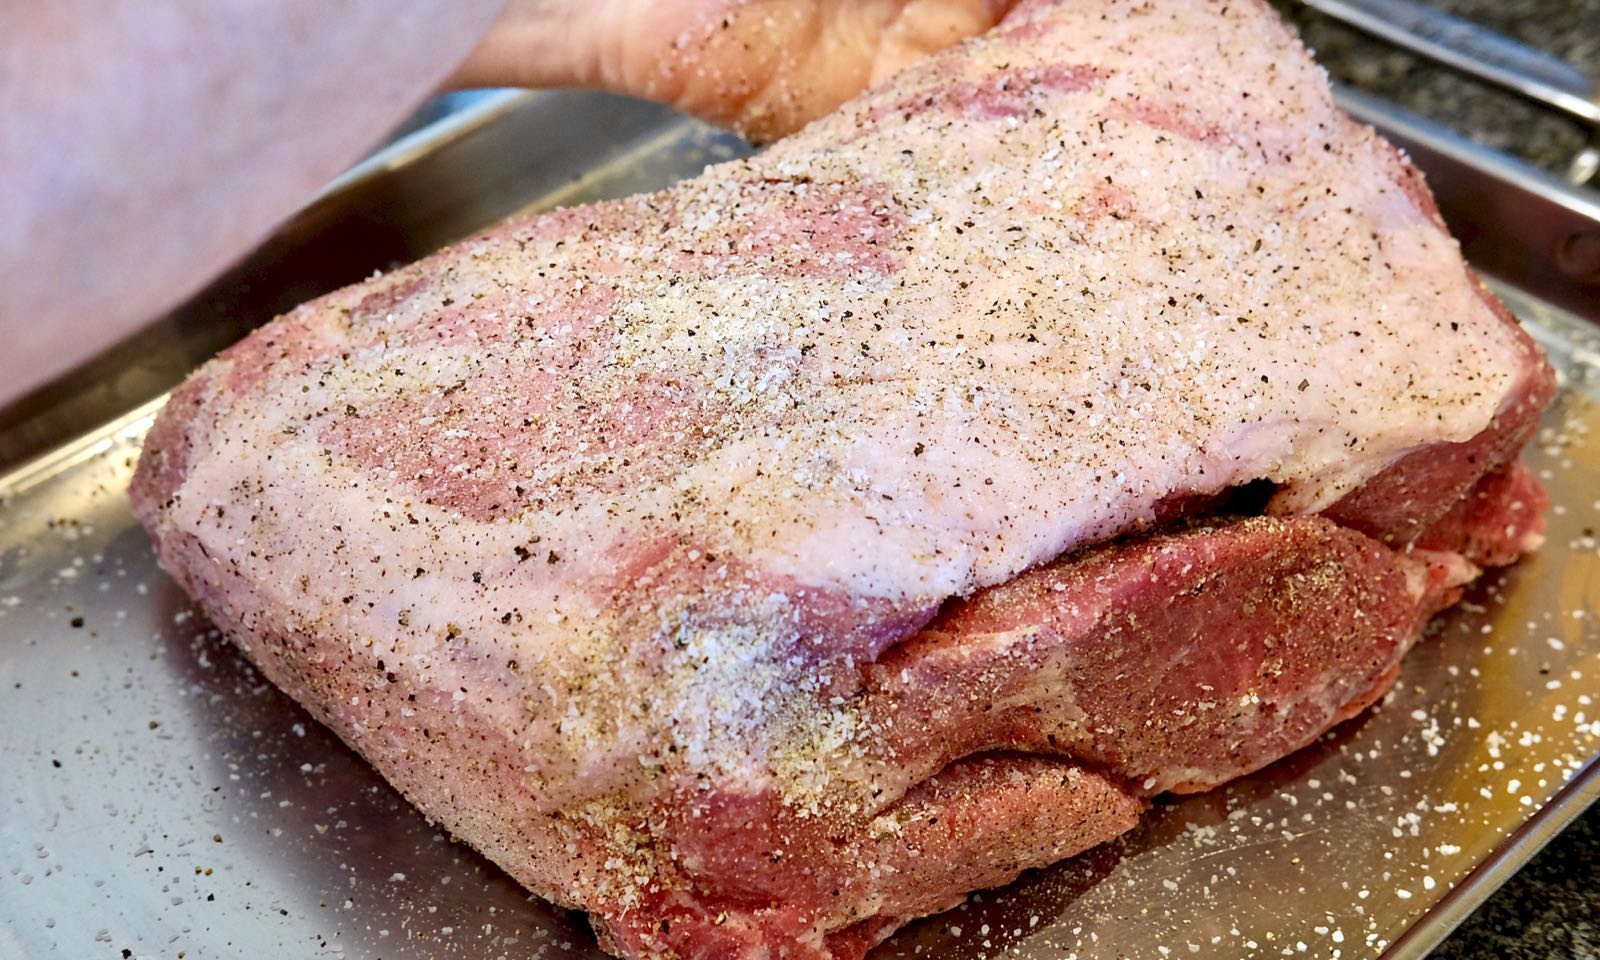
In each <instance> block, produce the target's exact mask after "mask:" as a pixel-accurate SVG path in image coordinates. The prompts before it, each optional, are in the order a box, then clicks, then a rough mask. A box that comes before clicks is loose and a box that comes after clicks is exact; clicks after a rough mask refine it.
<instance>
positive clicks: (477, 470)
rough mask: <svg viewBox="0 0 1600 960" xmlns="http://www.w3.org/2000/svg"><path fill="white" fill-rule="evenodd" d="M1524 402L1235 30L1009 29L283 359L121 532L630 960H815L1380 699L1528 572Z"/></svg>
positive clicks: (1331, 121)
mask: <svg viewBox="0 0 1600 960" xmlns="http://www.w3.org/2000/svg"><path fill="white" fill-rule="evenodd" d="M1197 51H1204V52H1203V53H1200V52H1197ZM1553 392H1554V384H1553V380H1552V376H1551V372H1550V370H1549V368H1548V366H1547V365H1545V364H1544V363H1543V361H1542V359H1541V357H1540V354H1539V352H1538V350H1537V348H1536V347H1535V346H1534V345H1533V344H1532V342H1531V341H1530V340H1529V339H1528V338H1527V336H1526V335H1525V334H1523V333H1522V332H1521V331H1520V329H1518V328H1517V326H1516V324H1515V322H1514V321H1513V320H1512V319H1511V318H1510V317H1509V315H1507V314H1506V313H1505V312H1504V309H1503V308H1502V307H1501V306H1500V305H1499V304H1498V303H1497V302H1495V301H1494V299H1493V298H1492V297H1491V296H1490V295H1488V294H1487V293H1486V292H1485V291H1484V290H1483V288H1482V286H1481V285H1480V284H1479V283H1478V282H1477V279H1476V278H1475V277H1474V276H1472V275H1471V273H1470V272H1469V271H1468V270H1467V269H1466V267H1465V266H1464V265H1463V264H1462V263H1461V262H1460V259H1459V254H1458V253H1457V252H1456V250H1455V248H1454V246H1453V244H1451V242H1450V241H1449V240H1448V237H1447V236H1446V235H1445V234H1444V232H1443V227H1442V224H1441V223H1440V222H1439V219H1438V212H1437V210H1436V209H1435V208H1434V206H1433V203H1432V200H1431V199H1430V198H1429V196H1428V194H1427V191H1426V188H1425V187H1423V186H1422V184H1421V182H1420V179H1419V178H1418V177H1417V176H1416V173H1415V171H1414V170H1413V169H1412V168H1411V167H1410V166H1409V164H1408V163H1406V161H1405V160H1404V159H1403V158H1402V157H1400V156H1399V155H1398V154H1397V153H1396V152H1395V151H1394V150H1393V148H1391V147H1389V146H1388V145H1387V144H1385V143H1383V142H1382V141H1381V140H1378V139H1377V138H1376V137H1375V136H1374V135H1373V134H1372V133H1371V132H1370V131H1367V130H1364V129H1362V128H1359V127H1356V126H1355V125H1354V124H1352V123H1351V122H1350V121H1349V120H1348V119H1347V118H1345V117H1343V116H1342V115H1341V114H1339V113H1338V112H1337V110H1336V109H1335V108H1334V107H1333V105H1332V103H1331V100H1330V98H1329V96H1328V93H1327V89H1326V86H1325V84H1324V82H1323V80H1322V79H1321V77H1320V76H1319V75H1318V74H1317V72H1316V71H1315V69H1314V67H1312V66H1311V65H1310V63H1309V61H1308V60H1306V58H1305V56H1304V53H1303V51H1301V50H1299V49H1298V47H1297V46H1296V44H1295V42H1294V41H1293V39H1292V38H1291V37H1290V36H1289V35H1288V34H1287V32H1286V31H1285V29H1284V28H1283V27H1282V26H1281V24H1279V23H1277V21H1276V20H1275V19H1274V17H1273V16H1272V14H1271V13H1270V11H1268V10H1267V9H1266V8H1265V7H1264V6H1263V5H1262V4H1260V3H1258V2H1256V0H1241V2H1235V3H1230V4H1216V3H1206V2H1204V0H1169V2H1166V3H1162V4H1139V3H1132V2H1123V0H1094V2H1083V3H1077V2H1074V3H1059V4H1058V3H1050V2H1034V3H1028V4H1024V5H1022V8H1021V9H1019V10H1018V11H1017V12H1016V13H1015V14H1014V15H1013V16H1012V17H1011V18H1009V19H1008V20H1007V21H1006V22H1005V23H1004V24H1003V25H1002V26H1001V28H1000V29H999V30H998V31H996V32H995V33H994V34H992V35H990V36H989V37H987V38H984V39H981V40H978V41H975V42H973V43H970V44H968V45H966V46H964V47H962V48H960V49H958V50H955V51H953V52H951V53H948V54H945V55H943V56H940V57H937V58H934V59H933V60H930V61H929V62H927V63H926V64H924V65H922V66H919V67H916V68H913V69H912V70H910V71H908V72H907V73H906V74H903V75H902V76H901V77H899V78H897V79H896V80H894V81H892V82H891V83H890V84H889V85H887V86H886V87H884V88H882V89H880V90H877V91H874V92H872V93H870V94H868V95H866V96H865V97H864V98H862V99H861V100H859V101H858V102H856V103H854V104H851V105H848V106H846V107H845V108H844V109H843V110H842V111H841V112H840V113H839V114H837V115H835V116H834V117H832V118H829V119H826V120H824V121H821V122H819V123H818V124H816V125H814V126H813V127H812V128H810V129H808V130H807V131H805V132H803V133H801V134H800V135H798V136H796V137H795V138H793V139H791V140H788V141H785V142H783V143H780V144H778V145H776V146H775V147H773V148H772V149H771V150H769V151H768V152H767V153H765V154H763V155H762V156H760V157H757V158H754V159H751V160H748V161H741V162H738V163H734V164H729V165H725V166H722V167H718V168H713V169H712V170H711V171H709V172H708V173H707V175H706V176H704V177H702V178H700V179H698V180H695V181H691V182H689V183H687V184H685V185H683V186H681V187H679V188H677V189H675V190H673V191H669V192H666V193H662V194H657V195H653V196H650V197H643V198H630V199H628V200H622V201H617V202H614V203H611V204H604V205H600V206H596V207H588V208H581V209H576V210H569V211H562V212H558V213H555V214H549V215H545V216H542V217H535V218H522V219H518V220H513V221H510V222H508V223H507V224H504V225H502V226H500V227H497V228H495V229H493V230H491V231H489V232H487V233H485V234H483V235H481V236H479V237H476V238H473V239H472V240H469V241H467V242H466V243H464V244H462V245H460V246H457V247H454V248H452V249H450V250H447V251H445V252H443V253H441V254H438V255H436V256H434V257H431V258H429V259H427V260H424V261H422V262H421V263H419V264H416V265H413V266H411V267H408V268H404V269H402V270H398V271H396V272H394V273H393V274H390V275H388V276H386V277H381V278H378V279H375V280H373V281H370V282H368V283H366V284H362V285H360V286H357V287H353V288H350V289H348V290H345V291H340V292H338V293H335V294H332V295H330V296H329V297H326V298H323V299H322V300H319V301H315V302H313V303H311V304H308V305H306V306H305V307H302V308H300V309H299V310H297V311H295V312H293V313H291V314H289V315H288V316H286V317H283V318H280V319H279V320H277V321H276V322H274V323H273V324H271V325H269V326H268V327H266V328H264V329H263V330H261V331H259V332H258V333H256V334H255V335H253V336H252V337H250V338H248V339H247V340H245V341H244V342H242V343H241V344H240V345H238V346H236V347H235V348H233V349H231V350H229V351H227V352H226V353H224V354H223V356H222V357H220V358H219V359H218V360H217V361H216V362H214V363H213V364H211V365H208V366H207V367H205V368H204V369H203V370H201V371H200V372H198V373H197V374H196V375H195V376H194V377H193V378H191V379H190V381H189V382H188V383H186V384H185V385H184V386H183V387H182V388H180V389H179V390H178V391H177V392H176V393H175V394H174V396H173V398H172V400H171V402H170V403H169V404H168V407H167V409H166V410H165V411H164V412H163V414H162V416H161V418H160V419H159V420H158V422H157V423H156V425H155V427H154V428H153V429H152V431H151V433H150V436H149V438H148V441H147V446H146V452H145V454H144V456H143V457H142V458H141V461H140V465H139V470H138V473H137V476H136V478H135V483H134V487H133V491H132V495H133V503H134V507H135V509H136V511H137V512H138V514H139V516H140V518H141V519H142V520H143V521H144V522H145V524H146V525H147V526H148V527H149V528H150V530H151V532H152V535H153V536H154V539H155V541H156V544H157V547H158V550H159V552H160V556H161V560H162V563H163V565H164V566H165V567H166V569H168V570H169V571H171V572H172V573H173V575H174V576H175V577H176V578H177V579H178V581H179V582H180V583H181V584H182V585H183V586H184V588H185V589H186V590H188V591H189V592H190V593H191V594H192V595H193V596H194V597H195V598H196V599H197V600H198V601H199V602H200V604H201V605H202V607H203V608H204V609H205V610H206V612H207V613H208V615H209V616H211V617H212V618H213V620H215V621H216V623H217V624H218V625H219V626H221V627H222V628H224V629H225V630H226V631H227V632H228V633H229V635H230V636H232V637H233V638H234V640H235V641H236V642H237V643H238V645H239V646H240V647H241V649H243V650H244V651H245V652H246V653H247V654H248V655H249V657H250V658H251V659H252V660H253V661H254V662H255V663H256V664H257V665H258V666H259V667H260V668H261V669H262V671H263V672H264V673H265V674H266V675H267V676H268V677H269V678H270V679H271V680H272V681H273V682H274V683H276V684H278V685H279V686H280V687H282V688H283V689H285V690H286V691H288V692H289V693H290V694H291V695H292V696H294V697H295V698H296V699H297V700H299V701H300V702H301V703H303V704H305V705H306V706H307V707H308V708H309V709H310V710H311V711H312V712H313V713H314V714H315V715H316V716H317V717H318V718H319V719H320V720H322V721H323V722H324V723H326V724H328V725H329V726H330V727H331V728H332V729H334V730H335V731H336V732H338V734H339V735H340V736H341V737H343V738H344V739H345V740H346V741H347V742H348V743H350V744H351V745H352V746H353V747H354V748H355V749H356V750H358V751H359V752H360V753H361V754H362V755H363V756H365V757H366V758H367V759H368V760H370V761H371V762H372V763H373V764H374V765H375V766H377V768H378V769H379V770H380V771H381V772H382V773H383V774H384V775H385V776H386V777H387V778H388V779H389V780H390V781H391V782H392V783H394V784H395V785H396V787H398V788H399V789H400V790H401V791H402V792H404V793H405V794H406V796H407V797H408V798H410V799H411V800H412V801H413V802H415V803H416V804H417V805H418V806H419V807H420V808H421V809H422V810H424V811H425V812H426V813H427V814H428V815H429V816H431V817H433V818H435V819H437V820H439V821H440V822H442V823H443V824H445V825H446V826H448V827H449V829H450V830H451V831H452V832H454V833H455V834H456V835H458V836H460V837H462V838H464V839H466V840H468V841H469V842H471V843H472V844H473V845H474V846H475V847H476V848H478V849H479V850H480V851H482V852H484V853H485V854H487V855H488V856H489V857H490V858H492V859H493V860H495V861H496V862H497V863H499V864H500V865H501V866H503V867H504V868H505V869H506V870H507V871H508V872H510V873H511V874H512V875H513V876H514V877H516V878H517V879H518V880H519V881H521V882H523V883H525V884H526V885H528V886H529V887H530V888H531V889H533V890H535V891H537V892H539V893H540V894H542V895H544V896H547V897H550V898H552V899H554V900H557V901H559V902H561V903H565V904H569V905H572V906H575V907H579V908H582V909H585V910H587V911H590V912H591V913H592V914H593V915H594V916H595V918H596V925H597V929H598V930H599V931H600V933H601V936H602V939H603V942H604V944H605V945H606V946H607V947H608V948H609V949H612V950H613V951H616V952H619V953H622V954H625V955H628V956H631V957H641V958H642V957H682V958H758V957H792V958H813V960H821V958H836V960H846V958H852V957H858V956H860V955H861V954H862V953H864V952H865V951H866V950H867V949H869V948H870V947H871V945H872V944H874V943H876V942H878V941H879V940H881V939H882V938H883V937H884V936H886V935H887V934H888V933H889V932H891V931H892V930H893V929H894V928H895V927H897V926H899V925H901V924H903V923H904V922H906V921H907V920H909V919H912V918H914V917H917V916H920V915H924V914H927V913H930V912H934V911H937V910H940V909H943V908H945V907H947V906H949V905H951V904H952V903H955V902H957V901H958V900H959V899H960V898H961V897H962V896H963V895H964V894H965V893H966V892H967V891H969V890H972V889H975V888H980V887H987V886H993V885H997V884H1000V883H1004V882H1006V881H1008V880H1009V879H1010V878H1012V877H1013V876H1015V875H1016V874H1017V872H1018V871H1020V870H1023V869H1026V868H1028V867H1032V866H1037V865H1042V864H1046V863H1050V862H1053V861H1055V860H1058V859H1060V858H1062V857H1065V856H1070V855H1072V854H1073V853H1075V852H1078V851H1080V850H1083V849H1085V848H1087V847H1089V846H1092V845H1094V844H1097V843H1100V842H1102V841H1104V840H1106V839H1109V838H1110V837H1113V836H1115V835H1117V834H1119V833H1121V832H1123V831H1125V830H1126V829H1128V828H1129V827H1130V826H1131V825H1132V824H1133V823H1134V822H1135V821H1136V820H1137V818H1138V816H1139V814H1140V813H1141V811H1142V810H1143V809H1144V807H1145V805H1146V803H1147V802H1148V801H1149V799H1150V798H1151V797H1153V796H1155V795H1157V794H1159V793H1162V792H1165V791H1189V790H1202V789H1206V788H1209V787H1211V786H1213V785H1216V784H1218V783H1221V782H1224V781H1226V780H1228V779H1230V778H1233V777H1236V776H1239V775H1241V774H1244V773H1247V772H1249V771H1251V770H1255V769H1258V768H1259V767H1261V766H1263V765H1265V764H1267V763H1270V762H1272V761H1273V760H1275V759H1277V758H1278V757H1281V756H1283V755H1285V754H1287V753H1289V752H1290V751H1293V750H1295V749H1298V748H1299V747H1301V746H1303V745H1304V744H1306V743H1308V742H1310V741H1311V740H1313V739H1315V738H1316V737H1317V736H1319V735H1320V734H1321V733H1323V732H1324V731H1326V730H1327V729H1328V728H1329V727H1331V726H1332V725H1334V724H1336V723H1338V722H1340V721H1341V720H1344V719H1347V718H1349V717H1351V716H1353V715H1355V714H1356V713H1358V712H1360V711H1361V710H1362V709H1364V708H1365V707H1366V706H1368V705H1369V704H1370V703H1372V702H1373V701H1374V700H1375V699H1376V698H1378V697H1380V696H1381V695H1382V694H1383V693H1384V691H1385V690H1387V689H1388V688H1389V686H1390V685H1391V684H1392V683H1393V682H1394V679H1395V677H1396V675H1397V672H1398V670H1399V662H1400V659H1401V657H1402V656H1403V655H1404V653H1405V652H1406V650H1407V648H1408V647H1409V646H1410V645H1411V644H1412V643H1414V642H1415V641H1416V639H1417V638H1418V637H1419V636H1420V635H1421V633H1422V631H1423V629H1424V627H1425V625H1426V623H1427V622H1428V619H1429V618H1430V617H1431V616H1432V615H1433V614H1434V613H1435V612H1437V611H1438V610H1440V609H1442V608H1444V607H1446V606H1448V605H1449V604H1451V603H1453V602H1455V600H1456V599H1457V597H1458V596H1459V593H1460V591H1461V589H1462V588H1463V587H1464V586H1465V585H1467V584H1469V583H1470V582H1471V581H1472V580H1473V579H1475V578H1476V577H1477V576H1478V575H1479V573H1480V571H1481V569H1482V568H1484V567H1488V566H1495V565H1502V564H1506V563H1510V562H1514V561H1515V560H1516V559H1517V558H1518V557H1519V556H1521V555H1522V554H1523V553H1524V552H1526V551H1527V550H1530V549H1533V548H1534V547H1535V546H1537V543H1538V541H1539V538H1540V534H1541V530H1542V523H1543V521H1542V515H1543V511H1544V508H1545V500H1544V494H1543V492H1542V491H1541V489H1540V488H1539V485H1538V482H1537V480H1536V479H1535V478H1534V477H1533V476H1532V475H1531V474H1530V473H1529V472H1528V471H1527V469H1526V468H1525V467H1523V466H1522V465H1521V463H1520V460H1519V459H1518V455H1519V452H1520V450H1521V449H1522V447H1523V445H1524V444H1525V443H1526V442H1527V441H1528V439H1529V437H1530V436H1531V435H1532V432H1533V431H1534V430H1535V429H1536V427H1537V423H1538V419H1539V416H1540V413H1541V411H1542V410H1543V409H1544V407H1545V406H1546V405H1547V404H1548V403H1549V401H1550V399H1551V397H1552V395H1553Z"/></svg>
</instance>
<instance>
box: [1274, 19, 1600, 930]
mask: <svg viewBox="0 0 1600 960" xmlns="http://www.w3.org/2000/svg"><path fill="white" fill-rule="evenodd" d="M1432 2H1433V5H1434V6H1437V7H1439V8H1441V9H1445V10H1448V11H1450V12H1452V13H1456V14H1458V15H1460V16H1463V17H1467V18H1469V19H1471V20H1475V21H1477V22H1478V23H1481V24H1484V25H1485V26H1489V27H1492V28H1493V29H1495V30H1497V31H1499V32H1501V33H1503V34H1506V35H1507V36H1511V37H1514V38H1516V39H1518V40H1521V41H1523V42H1524V43H1528V44H1530V45H1532V46H1535V47H1539V48H1540V49H1543V50H1546V51H1548V52H1550V53H1554V54H1557V55H1558V56H1560V57H1562V58H1564V59H1566V60H1567V61H1568V62H1570V63H1572V64H1575V65H1577V66H1579V67H1582V68H1584V69H1585V70H1587V71H1588V73H1589V74H1590V75H1591V76H1596V77H1600V0H1432ZM1272 3H1273V4H1274V5H1275V6H1277V7H1278V8H1279V9H1280V10H1282V11H1283V12H1284V13H1285V14H1286V15H1288V17H1289V18H1290V20H1292V21H1293V22H1294V23H1295V24H1296V26H1298V27H1299V28H1300V31H1301V34H1302V36H1304V37H1305V39H1306V42H1307V43H1308V44H1309V45H1310V46H1311V47H1312V48H1313V49H1315V50H1316V51H1317V55H1318V59H1319V60H1321V61H1322V62H1323V64H1324V65H1325V66H1327V68H1328V70H1329V72H1330V73H1331V74H1333V76H1334V77H1335V78H1336V79H1338V80H1341V81H1343V82H1345V83H1349V84H1351V85H1353V86H1357V87H1360V88H1362V89H1364V90H1369V91H1371V92H1373V93H1377V94H1379V95H1381V96H1383V97H1384V98H1386V99H1388V100H1391V101H1393V102H1395V103H1398V104H1400V105H1402V106H1404V107H1406V108H1408V109H1410V110H1413V111H1415V112H1417V113H1420V114H1423V115H1426V116H1429V117H1432V118H1433V119H1435V120H1440V121H1443V122H1445V123H1446V124H1448V125H1449V126H1451V127H1452V128H1454V129H1456V130H1457V131H1459V132H1461V133H1464V134H1467V135H1468V136H1470V137H1472V138H1473V139H1474V140H1477V141H1478V142H1480V143H1483V144H1485V145H1487V146H1491V147H1495V148H1497V149H1501V150H1506V151H1508V152H1511V153H1514V154H1517V155H1519V156H1521V157H1523V158H1524V159H1527V160H1529V161H1531V162H1533V163H1535V164H1537V165H1539V166H1541V167H1544V168H1546V169H1549V170H1554V171H1561V170H1564V169H1565V167H1566V165H1567V163H1568V162H1569V161H1570V160H1571V159H1572V157H1573V155H1574V154H1576V153H1577V152H1578V151H1579V150H1580V149H1581V148H1582V147H1583V145H1584V142H1585V133H1584V131H1583V129H1582V127H1581V126H1579V125H1578V124H1577V123H1575V122H1572V121H1570V120H1567V119H1565V118H1563V117H1560V116H1558V115H1554V114H1552V113H1550V112H1548V111H1545V110H1542V109H1539V108H1536V107H1533V106H1530V105H1529V104H1527V103H1526V102H1524V101H1522V100H1520V99H1518V98H1517V97H1515V96H1512V95H1510V94H1506V93H1503V92H1501V91H1499V90H1495V89H1493V88H1490V87H1486V86H1484V85H1482V84H1479V83H1475V82H1472V81H1469V80H1465V79H1463V78H1461V77H1460V76H1458V75H1455V74H1452V73H1451V72H1450V71H1448V70H1444V69H1440V68H1438V67H1434V66H1432V65H1430V64H1427V63H1426V62H1424V61H1419V60H1418V59H1417V58H1416V57H1412V56H1409V55H1407V54H1404V53H1400V52H1397V51H1396V50H1394V49H1393V48H1391V47H1387V46H1385V45H1383V44H1381V43H1377V42H1374V41H1372V40H1369V39H1367V38H1366V37H1364V36H1362V35H1360V34H1358V33H1355V32H1353V31H1351V30H1348V29H1346V28H1343V27H1341V26H1339V25H1337V24H1334V23H1332V22H1330V21H1329V20H1327V19H1325V18H1323V17H1321V16H1320V15H1318V14H1315V13H1312V12H1309V11H1307V10H1306V9H1305V8H1303V7H1301V6H1300V5H1299V4H1298V3H1296V2H1293V0H1272ZM1479 958H1494V960H1557V958H1559V960H1600V805H1596V806H1594V807H1592V808H1590V810H1589V811H1588V812H1587V813H1586V814H1584V815H1583V816H1581V817H1579V819H1578V820H1577V822H1575V823H1574V824H1573V825H1572V826H1571V827H1569V828H1568V829H1567V830H1566V832H1564V833H1563V834H1562V835H1560V836H1558V837H1556V838H1555V839H1554V840H1552V841H1551V842H1550V844H1549V846H1547V847H1546V848H1545V849H1544V851H1543V852H1541V853H1540V854H1539V855H1538V856H1537V857H1535V858H1534V859H1533V861H1532V862H1531V863H1529V864H1528V865H1527V866H1526V867H1524V868H1523V870H1522V871H1521V872H1520V873H1519V874H1518V875H1517V876H1516V877H1514V878H1513V879H1512V880H1511V881H1510V882H1509V883H1507V884H1506V885H1505V886H1504V887H1503V888H1501V890H1500V891H1499V892H1497V893H1496V894H1495V895H1494V896H1493V897H1492V898H1491V899H1490V900H1489V902H1488V903H1486V904H1484V906H1482V907H1480V908H1479V909H1478V911H1477V912H1476V913H1474V914H1473V916H1472V917H1471V918H1470V919H1468V920H1467V921H1466V922H1465V923H1464V924H1462V925H1461V927H1460V928H1459V929H1457V930H1456V932H1455V933H1454V934H1453V935H1452V936H1451V937H1450V938H1449V939H1448V940H1446V941H1445V942H1444V944H1442V945H1441V946H1440V947H1439V948H1438V950H1437V951H1435V952H1434V954H1433V956H1432V960H1479Z"/></svg>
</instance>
